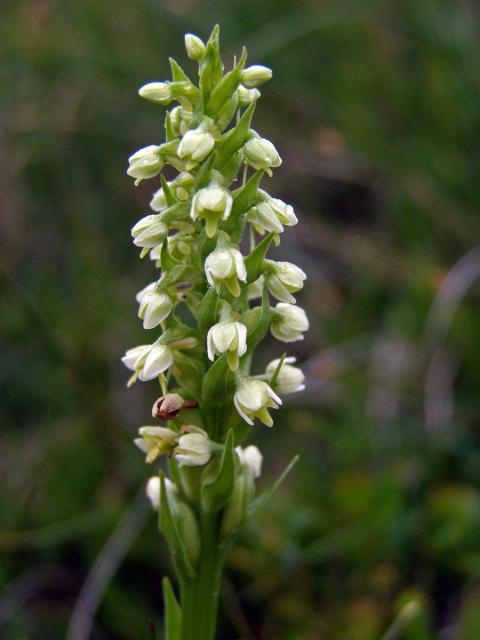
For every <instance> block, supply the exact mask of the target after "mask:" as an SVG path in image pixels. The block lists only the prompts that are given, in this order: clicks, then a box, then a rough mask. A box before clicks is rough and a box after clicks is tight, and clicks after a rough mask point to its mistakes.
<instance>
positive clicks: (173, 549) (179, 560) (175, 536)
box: [158, 472, 195, 578]
mask: <svg viewBox="0 0 480 640" xmlns="http://www.w3.org/2000/svg"><path fill="white" fill-rule="evenodd" d="M158 526H159V528H160V531H161V532H162V533H163V535H164V536H165V539H166V540H167V542H168V546H169V548H170V553H171V554H172V558H173V562H174V563H175V565H176V567H177V569H178V571H179V572H180V573H182V574H185V575H187V576H188V577H189V578H194V577H195V570H194V569H193V567H192V565H191V563H190V561H189V559H188V556H187V552H186V549H185V545H184V544H183V540H182V539H181V538H180V535H179V533H178V529H177V525H176V524H175V522H174V520H173V515H172V511H171V509H170V504H169V502H168V496H167V489H166V487H165V476H164V474H163V473H162V472H160V508H159V510H158Z"/></svg>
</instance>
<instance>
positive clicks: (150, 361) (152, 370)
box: [138, 344, 173, 382]
mask: <svg viewBox="0 0 480 640" xmlns="http://www.w3.org/2000/svg"><path fill="white" fill-rule="evenodd" d="M172 362H173V354H172V350H171V349H170V348H169V347H167V346H166V345H164V344H158V345H154V346H152V348H151V349H150V351H149V353H148V355H147V357H146V358H145V362H144V364H143V367H142V369H141V370H140V372H139V376H138V377H139V378H140V380H143V381H144V382H145V381H146V380H153V379H154V378H156V377H157V376H159V375H160V374H161V373H162V372H163V371H166V370H167V369H169V368H170V367H171V366H172Z"/></svg>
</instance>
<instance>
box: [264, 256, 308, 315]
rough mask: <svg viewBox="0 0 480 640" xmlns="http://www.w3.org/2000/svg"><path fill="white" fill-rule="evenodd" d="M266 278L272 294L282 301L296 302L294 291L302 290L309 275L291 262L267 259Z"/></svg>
mask: <svg viewBox="0 0 480 640" xmlns="http://www.w3.org/2000/svg"><path fill="white" fill-rule="evenodd" d="M264 264H265V269H266V271H265V278H266V281H267V287H268V290H269V291H270V293H271V294H272V296H275V298H277V300H281V301H282V302H289V303H291V304H295V298H294V297H293V296H292V293H296V292H297V291H300V289H301V288H302V287H303V281H304V280H305V278H306V277H307V276H306V274H305V272H304V271H302V269H300V267H297V266H296V265H295V264H292V263H291V262H274V261H273V260H265V262H264Z"/></svg>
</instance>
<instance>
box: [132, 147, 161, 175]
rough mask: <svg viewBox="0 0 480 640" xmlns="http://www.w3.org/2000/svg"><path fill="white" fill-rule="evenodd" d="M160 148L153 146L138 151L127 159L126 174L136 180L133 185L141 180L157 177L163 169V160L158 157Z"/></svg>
mask: <svg viewBox="0 0 480 640" xmlns="http://www.w3.org/2000/svg"><path fill="white" fill-rule="evenodd" d="M159 150H160V147H159V146H157V145H154V144H151V145H149V146H148V147H143V148H142V149H139V150H138V151H136V152H135V153H134V154H132V155H131V156H130V157H129V158H128V162H129V165H130V166H129V167H128V169H127V173H128V175H129V176H131V177H132V178H136V181H135V184H139V183H140V182H141V181H142V180H146V179H148V178H154V177H155V176H158V174H159V173H160V171H161V170H162V167H163V160H162V158H161V157H160V155H159Z"/></svg>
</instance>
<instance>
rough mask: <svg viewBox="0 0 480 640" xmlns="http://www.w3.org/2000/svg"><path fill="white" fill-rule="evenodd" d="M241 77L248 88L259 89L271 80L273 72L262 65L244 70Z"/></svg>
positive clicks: (255, 65)
mask: <svg viewBox="0 0 480 640" xmlns="http://www.w3.org/2000/svg"><path fill="white" fill-rule="evenodd" d="M240 77H241V79H242V83H243V84H244V85H245V86H246V87H259V86H260V85H261V84H265V82H268V81H269V80H270V79H271V77H272V70H271V69H269V68H268V67H264V66H263V65H261V64H254V65H252V66H251V67H247V68H246V69H243V71H242V72H241V74H240Z"/></svg>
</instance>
